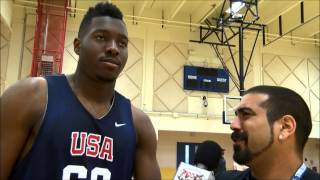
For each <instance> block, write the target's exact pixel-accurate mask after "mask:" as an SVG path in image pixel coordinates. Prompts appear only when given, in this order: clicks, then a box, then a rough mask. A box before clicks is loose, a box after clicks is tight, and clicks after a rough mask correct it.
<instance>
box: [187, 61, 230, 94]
mask: <svg viewBox="0 0 320 180" xmlns="http://www.w3.org/2000/svg"><path fill="white" fill-rule="evenodd" d="M183 88H184V89H186V90H198V91H209V92H223V93H228V92H229V76H228V73H227V72H226V71H225V70H224V69H219V68H204V67H197V66H188V65H185V66H184V77H183Z"/></svg>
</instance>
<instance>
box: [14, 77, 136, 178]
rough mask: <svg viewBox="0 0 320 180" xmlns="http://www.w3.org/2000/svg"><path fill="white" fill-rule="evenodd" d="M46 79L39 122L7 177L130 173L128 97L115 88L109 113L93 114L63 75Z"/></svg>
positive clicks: (131, 142)
mask: <svg viewBox="0 0 320 180" xmlns="http://www.w3.org/2000/svg"><path fill="white" fill-rule="evenodd" d="M46 80H47V84H48V102H47V108H46V113H45V115H44V119H43V122H42V125H41V128H40V130H39V132H38V135H37V138H36V139H35V141H34V144H33V146H32V148H31V150H30V151H29V152H28V154H27V155H26V156H25V157H24V158H23V159H22V160H21V161H20V162H19V163H18V164H17V166H16V168H15V169H14V172H13V174H12V176H11V179H17V180H50V179H63V180H69V179H88V180H90V179H116V180H127V179H131V177H132V175H133V168H134V167H133V166H134V156H135V146H136V133H135V129H134V125H133V120H132V113H131V104H130V101H129V100H128V99H126V98H125V97H123V96H122V95H120V94H119V93H117V92H116V93H115V96H114V99H113V106H112V107H111V109H110V111H109V113H108V114H107V115H106V116H104V117H103V118H102V119H96V118H94V117H93V116H92V115H91V114H90V113H89V112H88V111H87V110H86V109H85V108H84V106H83V105H82V104H81V103H80V101H79V100H78V98H77V97H76V96H75V94H74V93H73V91H72V89H71V87H70V86H69V83H68V81H67V78H66V77H65V76H49V77H46ZM35 93H36V92H35Z"/></svg>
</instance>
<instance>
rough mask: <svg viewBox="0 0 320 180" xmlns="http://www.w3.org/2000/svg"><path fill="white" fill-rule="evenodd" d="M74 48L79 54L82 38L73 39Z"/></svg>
mask: <svg viewBox="0 0 320 180" xmlns="http://www.w3.org/2000/svg"><path fill="white" fill-rule="evenodd" d="M73 48H74V52H75V53H76V54H77V55H79V54H80V39H79V38H75V39H74V40H73Z"/></svg>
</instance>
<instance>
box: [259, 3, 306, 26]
mask: <svg viewBox="0 0 320 180" xmlns="http://www.w3.org/2000/svg"><path fill="white" fill-rule="evenodd" d="M301 2H302V1H301V0H299V1H297V2H296V3H294V4H292V5H291V6H290V7H288V8H287V9H286V10H283V11H281V13H279V14H277V15H274V16H273V18H271V19H270V20H269V21H267V22H264V24H270V23H271V22H272V21H274V20H276V19H278V18H279V16H282V15H284V14H285V13H287V12H289V11H290V10H291V9H293V8H294V7H296V6H298V5H300V3H301Z"/></svg>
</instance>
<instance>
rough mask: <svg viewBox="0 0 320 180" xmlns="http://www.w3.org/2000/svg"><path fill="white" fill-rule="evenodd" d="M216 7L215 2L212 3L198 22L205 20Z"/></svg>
mask: <svg viewBox="0 0 320 180" xmlns="http://www.w3.org/2000/svg"><path fill="white" fill-rule="evenodd" d="M216 8H217V5H216V4H212V5H211V8H210V9H209V11H207V13H206V14H205V15H204V16H202V18H201V19H200V20H199V23H200V24H201V23H203V22H204V20H206V19H207V18H208V17H209V16H210V15H211V14H212V13H213V12H214V11H215V10H216Z"/></svg>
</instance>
